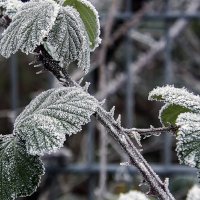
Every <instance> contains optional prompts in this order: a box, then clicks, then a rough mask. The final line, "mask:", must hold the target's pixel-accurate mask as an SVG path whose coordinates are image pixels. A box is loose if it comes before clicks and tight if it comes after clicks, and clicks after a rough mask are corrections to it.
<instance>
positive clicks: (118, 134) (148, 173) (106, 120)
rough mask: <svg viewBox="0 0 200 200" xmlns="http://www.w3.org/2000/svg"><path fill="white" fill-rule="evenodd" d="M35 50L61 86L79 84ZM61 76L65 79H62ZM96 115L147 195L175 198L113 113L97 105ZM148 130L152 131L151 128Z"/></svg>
mask: <svg viewBox="0 0 200 200" xmlns="http://www.w3.org/2000/svg"><path fill="white" fill-rule="evenodd" d="M37 52H40V55H39V59H40V61H41V62H42V63H43V64H44V67H45V69H46V70H49V71H50V72H51V73H53V75H54V76H55V77H56V78H57V79H58V80H59V81H60V80H61V83H62V85H63V86H79V85H78V84H77V83H76V82H74V81H73V80H71V79H70V77H69V76H68V73H67V71H66V70H65V69H63V68H61V67H60V66H59V64H58V62H55V61H54V60H53V59H52V57H51V56H50V55H49V54H48V53H47V52H46V51H45V49H44V48H43V46H39V47H38V49H37ZM63 75H64V76H63ZM63 78H65V79H66V80H65V81H64V80H63ZM96 117H97V119H98V120H99V121H100V122H101V123H102V124H103V126H104V127H106V129H107V130H108V132H109V133H110V134H111V136H112V137H113V138H115V140H116V141H117V142H118V143H119V144H120V145H121V147H122V148H123V149H124V151H125V152H126V153H127V154H128V156H129V158H130V162H131V164H132V165H135V166H136V167H137V168H138V170H139V171H140V172H141V174H142V175H143V177H144V179H145V180H146V182H147V183H148V184H149V186H150V192H149V195H156V196H157V197H158V198H159V199H162V200H175V199H174V197H173V196H172V194H171V193H170V191H169V189H168V181H165V182H162V181H161V179H160V178H159V177H158V176H157V174H156V173H155V172H154V171H153V169H152V168H151V166H150V165H149V164H148V163H147V161H146V160H145V159H144V157H143V156H142V155H141V153H140V151H139V150H138V149H137V148H136V147H135V145H134V144H133V143H132V141H131V139H130V137H129V135H128V134H127V133H126V131H125V130H126V129H124V128H122V127H121V125H120V124H119V123H118V122H117V121H116V120H115V119H114V118H113V115H112V114H111V113H110V112H107V111H106V110H105V109H104V108H103V107H102V106H100V105H99V106H98V109H97V112H96ZM127 130H128V129H127ZM136 130H137V129H136ZM138 130H139V129H138ZM150 130H151V132H152V129H150ZM140 131H141V130H140ZM146 131H147V130H146ZM165 131H166V130H165Z"/></svg>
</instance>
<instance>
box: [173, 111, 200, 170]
mask: <svg viewBox="0 0 200 200" xmlns="http://www.w3.org/2000/svg"><path fill="white" fill-rule="evenodd" d="M176 124H177V125H178V126H180V128H179V131H178V133H177V148H176V151H177V154H178V158H179V161H180V163H183V164H185V165H189V166H191V167H197V168H199V169H200V114H196V113H182V114H180V115H179V116H178V118H177V123H176Z"/></svg>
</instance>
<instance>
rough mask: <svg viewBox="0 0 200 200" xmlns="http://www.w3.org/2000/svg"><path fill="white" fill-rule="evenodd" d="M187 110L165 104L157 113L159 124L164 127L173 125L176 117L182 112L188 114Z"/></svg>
mask: <svg viewBox="0 0 200 200" xmlns="http://www.w3.org/2000/svg"><path fill="white" fill-rule="evenodd" d="M189 111H190V110H189V109H188V108H185V107H183V106H179V105H175V104H165V105H164V106H163V107H162V108H161V109H160V111H159V119H160V122H161V123H162V124H163V125H164V126H168V125H169V124H171V125H175V124H176V119H177V117H178V116H179V115H180V114H181V113H184V112H189Z"/></svg>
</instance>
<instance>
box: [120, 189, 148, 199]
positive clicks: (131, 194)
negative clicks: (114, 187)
mask: <svg viewBox="0 0 200 200" xmlns="http://www.w3.org/2000/svg"><path fill="white" fill-rule="evenodd" d="M118 200H149V199H148V198H147V197H146V195H145V194H143V193H142V192H139V191H130V192H128V193H125V194H120V196H119V198H118Z"/></svg>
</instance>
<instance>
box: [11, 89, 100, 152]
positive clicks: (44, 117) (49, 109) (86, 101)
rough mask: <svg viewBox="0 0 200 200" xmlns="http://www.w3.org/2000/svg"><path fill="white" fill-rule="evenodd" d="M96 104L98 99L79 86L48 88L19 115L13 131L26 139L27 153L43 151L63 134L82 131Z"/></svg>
mask: <svg viewBox="0 0 200 200" xmlns="http://www.w3.org/2000/svg"><path fill="white" fill-rule="evenodd" d="M96 107H97V100H96V99H94V98H93V97H92V96H90V95H89V94H87V93H86V92H84V91H83V90H82V89H81V88H77V87H68V88H64V87H62V88H59V89H51V90H48V91H46V92H43V93H42V94H40V95H39V96H38V97H36V98H35V99H34V100H33V101H32V102H31V103H30V104H29V105H28V106H27V107H26V108H25V110H24V111H23V112H22V113H21V114H20V115H19V116H18V118H17V119H16V121H15V126H14V132H15V133H16V134H17V135H19V136H20V138H22V139H24V140H26V148H27V151H28V152H29V153H30V154H32V155H36V154H37V155H43V154H44V153H47V152H48V153H49V152H52V151H55V150H57V149H59V148H60V147H62V146H63V143H64V141H65V135H66V134H67V135H71V134H75V133H77V132H79V131H81V130H82V128H81V126H82V125H84V124H86V123H88V122H89V121H90V116H91V115H92V114H93V113H94V112H95V110H96Z"/></svg>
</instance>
